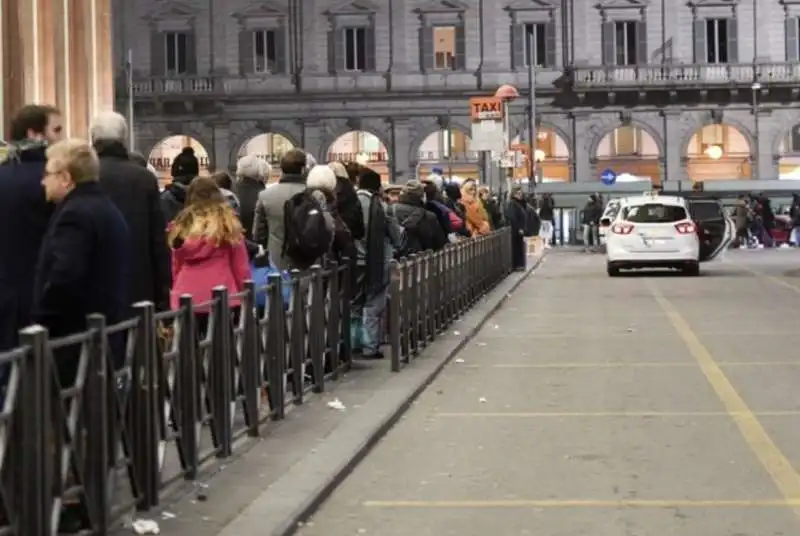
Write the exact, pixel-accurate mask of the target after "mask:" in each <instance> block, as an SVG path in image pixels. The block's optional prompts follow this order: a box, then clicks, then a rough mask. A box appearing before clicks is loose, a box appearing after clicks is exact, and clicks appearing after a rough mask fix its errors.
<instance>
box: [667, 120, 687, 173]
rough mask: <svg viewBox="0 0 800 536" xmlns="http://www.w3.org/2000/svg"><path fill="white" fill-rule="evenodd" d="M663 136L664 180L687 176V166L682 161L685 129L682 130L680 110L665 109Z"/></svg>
mask: <svg viewBox="0 0 800 536" xmlns="http://www.w3.org/2000/svg"><path fill="white" fill-rule="evenodd" d="M661 117H662V121H663V123H662V138H663V140H664V153H665V154H662V155H661V160H662V161H663V168H664V170H663V173H662V176H661V178H662V180H667V181H680V180H683V179H685V178H686V168H685V166H683V164H682V162H681V157H682V156H683V155H682V154H681V145H682V144H683V131H682V130H681V124H680V120H681V112H680V111H679V110H663V111H662V112H661Z"/></svg>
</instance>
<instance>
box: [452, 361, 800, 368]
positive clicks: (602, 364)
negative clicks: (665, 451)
mask: <svg viewBox="0 0 800 536" xmlns="http://www.w3.org/2000/svg"><path fill="white" fill-rule="evenodd" d="M717 364H718V365H719V366H721V367H767V366H769V367H797V366H800V359H798V360H796V361H717ZM461 367H462V368H475V369H478V368H498V369H528V368H530V369H550V368H553V369H557V368H566V369H571V368H627V367H631V368H697V362H696V361H691V362H685V363H680V362H678V363H676V362H659V361H650V362H648V361H644V362H628V363H626V362H625V361H598V362H594V363H593V362H586V363H494V364H490V365H461Z"/></svg>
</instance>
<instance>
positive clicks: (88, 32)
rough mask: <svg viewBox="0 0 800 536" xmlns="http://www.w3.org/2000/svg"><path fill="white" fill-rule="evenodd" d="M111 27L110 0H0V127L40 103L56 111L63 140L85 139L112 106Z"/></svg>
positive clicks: (6, 126) (5, 125)
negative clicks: (64, 135) (24, 108)
mask: <svg viewBox="0 0 800 536" xmlns="http://www.w3.org/2000/svg"><path fill="white" fill-rule="evenodd" d="M111 25H112V15H111V0H0V43H2V54H0V73H2V76H3V81H2V84H0V124H2V125H4V128H5V129H7V128H8V126H9V123H10V120H11V117H12V116H13V114H14V113H15V111H16V110H18V109H19V108H20V107H22V106H23V105H25V104H30V103H43V104H50V105H55V106H57V107H58V108H59V109H60V110H61V112H62V114H63V116H64V117H63V120H64V128H65V129H66V133H67V135H68V136H86V133H87V129H88V125H89V121H90V120H91V117H92V116H94V115H95V114H97V113H98V112H100V111H103V110H108V109H111V108H112V107H113V105H114V72H115V66H114V65H113V62H112V54H111V47H112V40H111ZM7 135H8V132H4V133H3V138H5V136H7Z"/></svg>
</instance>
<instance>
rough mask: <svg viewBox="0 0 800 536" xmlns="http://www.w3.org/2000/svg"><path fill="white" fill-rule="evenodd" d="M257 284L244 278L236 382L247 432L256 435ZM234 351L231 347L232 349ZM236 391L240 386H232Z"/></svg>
mask: <svg viewBox="0 0 800 536" xmlns="http://www.w3.org/2000/svg"><path fill="white" fill-rule="evenodd" d="M255 296H256V285H255V283H253V281H245V284H244V296H243V297H242V305H241V308H240V309H241V318H240V322H241V324H240V325H241V326H242V335H241V342H240V345H239V383H240V384H241V389H242V390H243V391H244V417H245V423H246V424H247V435H249V436H250V437H258V436H259V435H260V432H259V427H258V425H259V423H258V401H259V398H260V397H261V394H260V393H259V387H260V385H259V383H260V382H259V376H260V374H259V365H260V363H261V359H260V356H259V352H258V347H259V345H258V320H257V319H256V312H255V306H256V304H255ZM235 351H236V350H234V352H235ZM234 390H235V392H236V391H238V390H239V386H238V385H235V386H234Z"/></svg>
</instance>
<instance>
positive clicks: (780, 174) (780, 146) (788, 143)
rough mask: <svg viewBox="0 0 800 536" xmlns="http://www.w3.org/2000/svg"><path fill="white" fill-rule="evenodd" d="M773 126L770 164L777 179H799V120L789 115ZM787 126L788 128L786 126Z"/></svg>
mask: <svg viewBox="0 0 800 536" xmlns="http://www.w3.org/2000/svg"><path fill="white" fill-rule="evenodd" d="M789 115H790V117H788V118H787V119H786V120H784V121H782V122H781V123H780V124H778V125H775V134H774V137H773V140H772V164H773V165H774V166H775V169H774V173H775V174H776V176H777V178H778V179H792V180H797V179H800V119H798V118H797V117H796V116H794V114H789ZM787 125H789V126H787Z"/></svg>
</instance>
